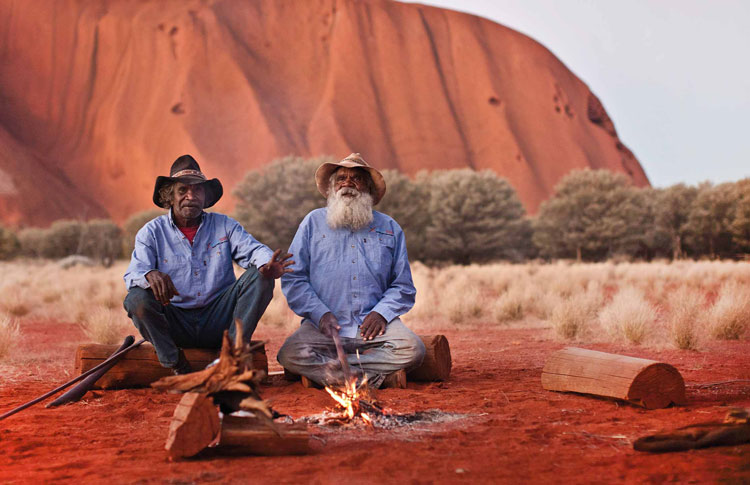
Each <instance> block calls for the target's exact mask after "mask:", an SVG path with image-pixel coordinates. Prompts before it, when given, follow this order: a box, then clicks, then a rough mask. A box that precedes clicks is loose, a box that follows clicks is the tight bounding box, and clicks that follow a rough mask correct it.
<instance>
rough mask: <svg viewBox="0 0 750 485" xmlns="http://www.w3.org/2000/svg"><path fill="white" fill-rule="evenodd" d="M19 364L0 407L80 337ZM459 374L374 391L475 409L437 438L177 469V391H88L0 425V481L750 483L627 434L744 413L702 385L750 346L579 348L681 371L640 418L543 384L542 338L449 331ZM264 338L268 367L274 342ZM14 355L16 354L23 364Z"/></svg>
mask: <svg viewBox="0 0 750 485" xmlns="http://www.w3.org/2000/svg"><path fill="white" fill-rule="evenodd" d="M23 330H24V332H25V338H24V339H23V341H24V343H22V344H21V345H22V348H20V349H18V350H19V352H18V353H17V354H16V355H17V358H24V357H22V356H29V355H39V354H40V349H42V348H49V347H51V346H54V348H55V349H57V350H56V351H54V352H50V353H48V357H46V358H45V359H44V360H43V361H42V362H39V361H32V362H34V363H33V364H29V365H28V366H27V367H26V368H22V367H21V366H20V365H18V364H13V365H4V366H2V368H0V370H1V371H2V374H3V380H2V384H1V387H0V403H1V404H0V406H1V407H0V411H6V410H8V409H10V408H13V407H15V406H16V405H19V404H21V403H23V402H25V401H27V400H30V399H32V398H34V397H36V396H38V395H40V394H42V393H43V392H45V391H48V390H50V389H51V388H52V387H54V386H55V385H57V384H59V383H61V382H63V381H64V380H65V379H66V378H67V376H66V375H65V373H66V372H68V373H69V372H72V368H73V355H74V349H75V346H76V345H77V343H78V342H79V341H81V340H82V336H81V334H80V332H79V331H78V330H77V329H76V328H75V327H74V326H73V325H70V324H53V323H35V324H27V325H25V327H24V328H23ZM443 333H445V334H446V335H447V336H448V338H449V340H450V343H451V348H452V352H453V358H454V368H453V374H452V376H451V378H450V379H449V380H448V381H447V382H444V383H432V384H426V383H410V384H409V388H408V389H405V390H400V389H387V390H383V391H380V393H379V399H380V400H381V401H382V402H384V403H385V404H386V405H388V406H390V407H392V408H394V409H395V410H397V411H399V412H409V411H414V410H421V409H434V408H439V409H441V410H443V411H452V412H457V413H469V414H473V415H474V416H473V417H471V418H468V419H465V420H463V421H459V422H457V423H452V424H449V425H441V426H436V427H433V428H432V429H431V430H430V431H425V432H414V433H403V432H395V433H394V432H386V431H372V430H362V431H342V432H341V433H339V434H337V435H331V434H328V433H326V434H325V436H324V438H325V439H326V440H327V441H326V444H325V445H323V444H322V443H319V442H318V441H316V443H319V444H318V445H316V446H317V448H318V451H317V452H316V453H315V454H312V455H309V456H303V457H250V456H248V457H226V458H225V457H211V458H198V459H194V460H190V461H186V462H180V463H171V462H169V461H168V460H167V458H166V453H165V451H164V442H165V439H166V436H167V430H168V427H169V422H170V418H171V415H172V412H173V410H174V407H175V404H176V403H177V401H178V400H179V396H176V395H164V394H158V393H156V392H154V391H152V390H150V389H139V390H122V391H96V392H93V393H90V394H89V395H87V397H86V400H85V401H82V402H80V403H76V404H72V405H68V406H65V407H62V408H58V409H45V408H44V407H43V405H37V406H35V407H32V408H30V409H28V410H26V411H23V412H22V413H19V414H17V415H15V416H12V417H10V418H8V419H6V420H5V421H3V422H2V424H0V481H2V482H4V483H39V482H50V481H56V482H57V481H59V482H87V483H97V482H98V483H101V482H109V483H123V482H127V483H162V482H168V483H199V482H200V483H204V482H205V483H209V482H210V483H228V482H235V483H236V482H253V483H255V482H268V483H279V482H284V483H292V482H294V483H384V482H385V483H414V484H417V483H433V482H465V483H488V482H519V481H524V482H526V481H530V482H545V483H546V482H565V483H581V482H594V483H597V482H598V483H610V482H628V483H662V482H679V483H694V482H699V483H705V482H716V481H723V482H727V483H748V481H750V445H743V446H735V447H723V448H713V449H705V450H698V451H689V452H682V453H671V454H663V455H652V454H644V453H640V452H636V451H634V450H633V449H632V444H631V443H632V441H633V440H635V439H636V438H638V437H640V436H643V435H647V434H652V433H653V432H656V431H658V430H661V429H665V428H667V429H672V428H676V427H680V426H685V425H689V424H692V423H698V422H705V421H713V420H721V419H722V418H723V416H724V414H725V413H726V411H727V410H728V409H729V408H730V407H750V385H749V384H747V383H729V384H722V385H715V386H712V387H699V386H698V384H704V383H713V382H718V381H727V380H736V379H750V342H748V341H742V342H720V343H711V344H710V345H709V346H708V348H707V349H706V350H705V351H703V352H687V351H677V350H662V351H656V350H652V349H639V348H635V347H620V346H616V345H593V346H587V347H589V348H595V349H597V350H602V351H608V352H619V353H623V354H629V355H635V356H639V357H644V358H651V359H658V360H661V361H663V362H668V363H671V364H673V365H675V366H676V367H677V368H678V370H679V371H680V372H681V373H682V375H683V376H684V378H685V381H686V384H687V385H688V399H689V404H688V405H687V406H684V407H677V408H669V409H662V410H653V411H647V410H644V409H640V408H638V407H635V406H631V405H627V404H623V403H618V402H615V401H610V400H604V399H596V398H591V397H585V396H580V395H574V394H562V393H553V392H547V391H544V390H542V388H541V385H540V374H541V371H542V367H543V365H544V362H545V360H546V358H547V357H548V356H549V355H550V354H551V353H552V352H553V351H555V350H557V349H559V348H561V347H563V344H562V343H559V342H555V341H553V340H550V339H548V338H547V333H546V331H545V330H539V329H536V330H513V329H499V330H487V329H471V330H463V331H460V332H459V331H455V330H449V331H445V332H443ZM256 337H258V338H264V339H270V340H271V342H270V344H269V346H268V350H269V357H270V360H271V361H272V363H274V364H275V362H274V358H275V353H276V350H277V349H278V346H279V345H280V343H281V342H282V340H283V334H282V333H281V332H279V331H273V330H263V329H262V330H259V331H258V332H257V333H256ZM19 356H20V357H19ZM263 394H264V397H266V398H269V399H272V400H273V405H274V407H275V408H276V409H277V410H279V411H281V412H285V413H288V414H290V415H292V416H293V417H295V418H296V417H300V416H303V415H308V414H316V413H319V412H321V411H322V410H323V409H324V408H325V407H326V406H330V405H331V404H332V402H331V400H330V398H329V397H328V396H327V395H326V394H325V393H324V392H323V391H318V390H313V389H304V388H302V387H301V385H300V384H299V383H289V384H285V385H279V386H275V387H267V388H265V389H264V392H263Z"/></svg>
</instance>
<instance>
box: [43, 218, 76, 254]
mask: <svg viewBox="0 0 750 485" xmlns="http://www.w3.org/2000/svg"><path fill="white" fill-rule="evenodd" d="M85 229H86V224H85V223H83V222H81V221H74V220H60V221H55V222H53V223H52V225H51V226H50V227H49V229H47V230H46V231H45V237H46V238H47V241H48V243H47V245H46V246H45V248H46V254H43V255H42V256H43V257H45V258H64V257H65V256H70V255H71V254H83V252H82V250H83V246H84V232H85Z"/></svg>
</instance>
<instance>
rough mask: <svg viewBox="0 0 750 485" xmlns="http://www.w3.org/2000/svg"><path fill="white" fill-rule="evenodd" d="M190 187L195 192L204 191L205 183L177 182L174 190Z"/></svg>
mask: <svg viewBox="0 0 750 485" xmlns="http://www.w3.org/2000/svg"><path fill="white" fill-rule="evenodd" d="M188 187H192V189H193V190H196V189H197V190H203V183H202V182H193V181H187V182H180V181H177V182H175V183H174V186H173V188H174V190H181V189H183V190H184V189H186V188H188Z"/></svg>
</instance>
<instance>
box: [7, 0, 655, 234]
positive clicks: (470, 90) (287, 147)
mask: <svg viewBox="0 0 750 485" xmlns="http://www.w3.org/2000/svg"><path fill="white" fill-rule="evenodd" d="M352 151H357V152H361V153H362V154H363V155H364V156H365V158H366V159H367V160H368V161H369V162H371V163H372V164H373V165H375V166H377V167H379V168H397V169H399V170H401V171H403V172H405V173H407V174H414V173H416V172H417V171H419V170H422V169H446V168H463V167H471V168H475V169H485V168H489V169H492V170H494V171H496V172H497V173H498V174H500V175H502V176H504V177H506V178H507V179H508V180H509V181H510V182H511V184H512V185H513V186H514V187H515V188H516V190H517V191H518V193H519V196H520V198H521V200H522V201H523V203H524V204H525V206H526V208H527V209H528V210H529V211H531V212H534V211H535V210H536V209H537V207H538V205H539V203H540V202H541V201H542V200H544V199H545V198H547V197H549V195H550V194H551V192H552V188H553V187H554V185H555V184H556V183H557V182H558V181H559V179H560V178H561V177H562V176H564V175H565V174H566V173H568V172H569V171H570V170H572V169H575V168H584V167H591V168H595V169H597V168H606V169H610V170H613V171H616V172H621V173H625V174H627V175H628V176H630V177H631V178H632V180H633V181H634V183H635V184H636V185H639V186H643V185H647V184H648V180H647V178H646V176H645V174H644V172H643V170H642V168H641V167H640V165H639V163H638V161H637V160H636V159H635V157H634V156H633V154H632V153H631V152H630V151H629V150H628V149H627V148H626V147H625V145H623V143H622V142H621V141H620V140H619V139H618V137H617V133H616V132H615V129H614V125H613V123H612V121H611V120H610V118H609V116H608V115H607V113H606V111H605V110H604V108H603V106H602V104H601V103H600V102H599V100H598V99H597V98H596V96H595V95H594V94H593V93H591V91H590V90H589V89H588V87H587V86H586V85H585V84H584V83H583V82H582V81H581V80H580V79H578V78H577V77H576V76H575V75H574V74H573V73H572V72H571V71H570V70H569V69H568V68H567V67H565V66H564V65H563V64H562V63H561V62H560V61H559V60H558V59H557V58H555V56H554V55H553V54H552V53H551V52H550V51H549V50H547V49H546V48H545V47H543V46H542V45H541V44H539V43H537V42H536V41H534V40H532V39H530V38H529V37H527V36H525V35H522V34H520V33H518V32H516V31H513V30H511V29H509V28H506V27H504V26H502V25H498V24H496V23H494V22H491V21H489V20H486V19H482V18H479V17H476V16H472V15H468V14H464V13H459V12H453V11H450V10H444V9H439V8H433V7H426V6H422V5H416V4H401V3H398V2H393V1H387V0H371V1H368V0H360V1H357V0H305V1H301V0H252V1H251V0H158V1H157V0H153V1H148V0H140V1H129V0H99V1H90V0H58V1H48V2H29V1H27V0H6V1H4V2H2V3H1V4H0V211H2V212H0V220H2V221H5V222H9V223H13V224H20V225H33V224H46V223H49V222H50V221H52V220H55V219H58V218H61V217H86V218H90V217H100V216H107V215H109V216H110V217H113V218H114V219H115V220H118V221H122V220H123V219H125V218H126V217H127V216H129V215H130V214H132V213H134V212H136V211H139V210H142V209H147V208H149V207H150V205H151V202H150V201H151V191H152V190H153V183H154V179H155V177H156V176H157V175H160V174H165V173H166V172H167V171H168V168H169V165H170V164H171V162H172V161H173V160H174V159H175V158H176V157H178V156H179V155H182V154H184V153H191V154H193V155H194V156H195V157H196V158H197V159H198V161H199V162H200V163H201V165H202V168H203V169H204V171H205V172H206V173H207V175H208V176H209V177H218V178H219V179H221V180H222V181H223V183H224V185H225V194H227V195H225V198H224V199H222V201H221V202H220V203H219V204H218V205H217V209H218V210H220V211H231V209H232V205H233V201H232V197H231V190H232V188H233V187H234V185H235V184H236V183H237V182H238V181H239V180H240V179H241V178H242V177H243V176H244V174H245V173H246V172H247V171H248V170H250V169H254V168H259V167H261V166H263V165H264V164H267V163H269V162H270V161H271V160H272V159H274V158H276V157H279V156H285V155H289V154H296V155H301V156H317V155H322V154H331V155H334V156H337V157H343V156H345V155H347V154H349V153H350V152H352Z"/></svg>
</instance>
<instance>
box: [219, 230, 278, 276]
mask: <svg viewBox="0 0 750 485" xmlns="http://www.w3.org/2000/svg"><path fill="white" fill-rule="evenodd" d="M225 224H226V233H227V237H228V238H229V243H230V245H231V248H232V259H233V260H234V261H235V262H236V263H237V264H238V265H240V266H241V267H243V268H245V269H247V268H249V267H250V265H251V264H252V265H253V266H255V267H256V268H260V267H261V266H263V265H264V264H266V263H268V262H269V261H271V257H272V256H273V251H271V249H270V248H269V247H268V246H266V245H265V244H262V243H261V242H259V241H258V240H257V239H255V238H254V237H253V236H251V235H250V234H249V233H248V232H247V231H246V230H245V229H244V228H243V227H242V225H241V224H240V223H239V222H237V221H235V220H234V219H232V218H231V217H227V218H226V221H225Z"/></svg>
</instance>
